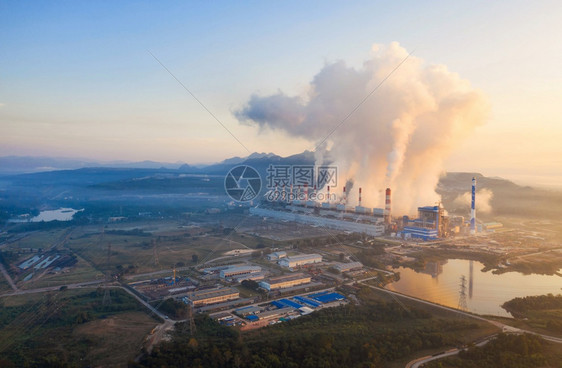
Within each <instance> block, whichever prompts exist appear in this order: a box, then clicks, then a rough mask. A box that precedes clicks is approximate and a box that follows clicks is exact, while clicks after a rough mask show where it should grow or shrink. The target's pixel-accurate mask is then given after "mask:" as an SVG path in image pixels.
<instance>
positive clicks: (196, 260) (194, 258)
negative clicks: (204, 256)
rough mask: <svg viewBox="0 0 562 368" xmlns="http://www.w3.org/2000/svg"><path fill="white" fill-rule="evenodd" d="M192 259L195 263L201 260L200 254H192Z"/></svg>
mask: <svg viewBox="0 0 562 368" xmlns="http://www.w3.org/2000/svg"><path fill="white" fill-rule="evenodd" d="M191 261H192V262H193V263H197V262H199V256H198V255H197V254H192V255H191Z"/></svg>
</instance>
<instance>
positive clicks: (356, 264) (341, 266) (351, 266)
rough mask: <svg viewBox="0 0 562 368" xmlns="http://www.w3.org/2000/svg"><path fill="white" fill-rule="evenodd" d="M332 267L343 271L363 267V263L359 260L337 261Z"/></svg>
mask: <svg viewBox="0 0 562 368" xmlns="http://www.w3.org/2000/svg"><path fill="white" fill-rule="evenodd" d="M334 268H335V269H336V270H338V271H340V272H342V273H343V272H349V271H355V270H359V269H361V268H363V264H362V263H361V262H350V263H337V264H336V265H335V266H334Z"/></svg>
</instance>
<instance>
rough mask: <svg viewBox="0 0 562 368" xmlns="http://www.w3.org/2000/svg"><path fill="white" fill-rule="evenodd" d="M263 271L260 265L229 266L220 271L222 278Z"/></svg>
mask: <svg viewBox="0 0 562 368" xmlns="http://www.w3.org/2000/svg"><path fill="white" fill-rule="evenodd" d="M259 272H261V267H260V266H241V267H229V268H226V269H224V270H221V271H220V277H221V279H226V278H229V277H234V276H240V275H249V274H252V273H259Z"/></svg>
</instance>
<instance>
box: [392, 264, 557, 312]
mask: <svg viewBox="0 0 562 368" xmlns="http://www.w3.org/2000/svg"><path fill="white" fill-rule="evenodd" d="M483 268H484V265H483V264H482V263H480V262H476V261H467V260H460V259H450V260H448V261H443V262H436V263H435V264H431V265H430V264H429V263H428V265H427V266H426V268H425V269H424V270H423V271H422V272H416V271H414V270H412V269H410V268H404V267H400V268H398V269H397V270H395V271H398V272H400V280H399V281H397V282H394V283H392V284H390V285H388V286H387V288H388V289H390V290H395V291H398V292H401V293H404V294H406V295H412V296H415V297H418V298H420V299H425V300H429V301H432V302H435V303H439V304H443V305H447V306H449V307H453V308H457V307H458V306H459V304H461V302H462V301H463V298H464V300H466V307H467V309H468V310H469V311H471V312H474V313H478V314H491V315H498V316H505V317H510V316H511V315H510V314H509V313H507V312H506V311H505V310H504V309H503V308H501V305H502V304H503V303H504V302H506V301H508V300H510V299H513V298H515V297H523V296H528V295H542V294H548V293H552V294H560V293H562V290H561V287H562V277H560V276H556V275H554V276H545V275H523V274H520V273H516V272H508V273H504V274H501V275H494V274H493V273H491V272H482V271H480V270H481V269H483ZM463 276H464V278H465V280H466V281H465V282H464V288H463V286H462V285H463V282H462V281H461V280H462V278H463ZM467 284H468V287H467ZM463 289H464V294H465V295H464V297H463ZM466 289H468V295H467V290H466Z"/></svg>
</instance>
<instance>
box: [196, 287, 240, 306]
mask: <svg viewBox="0 0 562 368" xmlns="http://www.w3.org/2000/svg"><path fill="white" fill-rule="evenodd" d="M239 297H240V293H239V292H238V290H236V289H234V288H213V289H205V290H197V291H193V292H190V293H187V296H186V298H187V299H188V300H189V303H190V304H191V305H192V306H194V307H197V306H200V305H208V304H214V303H220V302H224V301H228V300H233V299H238V298H239Z"/></svg>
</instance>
